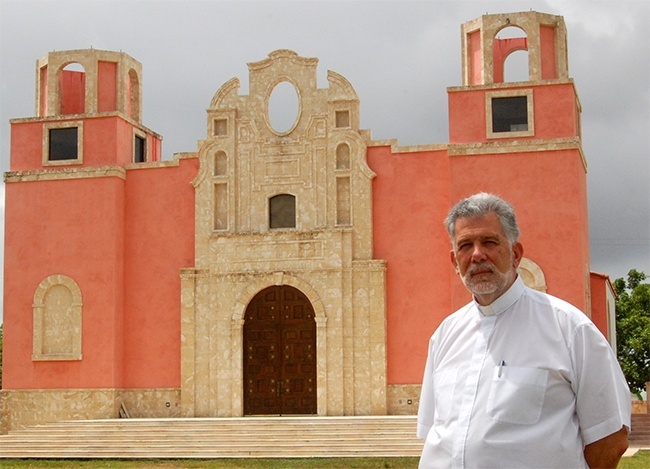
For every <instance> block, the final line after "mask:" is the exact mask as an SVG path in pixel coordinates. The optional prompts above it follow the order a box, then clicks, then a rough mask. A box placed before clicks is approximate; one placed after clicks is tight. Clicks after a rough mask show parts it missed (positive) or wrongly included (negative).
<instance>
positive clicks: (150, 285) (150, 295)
mask: <svg viewBox="0 0 650 469" xmlns="http://www.w3.org/2000/svg"><path fill="white" fill-rule="evenodd" d="M197 171H198V160H197V159H190V160H181V163H180V167H175V168H156V169H137V170H130V171H128V172H127V184H126V188H127V189H126V192H127V195H128V197H127V200H126V206H125V214H126V226H125V229H126V243H125V259H126V260H127V261H126V263H125V269H124V285H125V303H124V305H125V311H128V314H127V315H126V316H125V318H124V350H125V356H124V385H125V386H126V387H128V388H146V387H178V386H179V385H180V357H181V351H180V303H179V301H180V269H181V268H184V267H192V266H193V265H194V187H193V186H192V185H191V184H190V181H191V180H192V179H193V178H194V177H195V176H196V173H197Z"/></svg>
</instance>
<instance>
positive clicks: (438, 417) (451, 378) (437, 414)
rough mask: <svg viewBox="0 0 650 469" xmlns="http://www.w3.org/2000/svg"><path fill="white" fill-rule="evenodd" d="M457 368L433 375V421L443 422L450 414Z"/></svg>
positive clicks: (456, 379)
mask: <svg viewBox="0 0 650 469" xmlns="http://www.w3.org/2000/svg"><path fill="white" fill-rule="evenodd" d="M457 381H458V368H454V369H449V370H441V371H437V372H435V373H434V375H433V396H434V421H435V422H444V421H445V420H447V419H448V418H449V414H450V413H451V407H452V402H453V400H454V389H455V387H456V382H457Z"/></svg>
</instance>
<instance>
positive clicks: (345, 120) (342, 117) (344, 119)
mask: <svg viewBox="0 0 650 469" xmlns="http://www.w3.org/2000/svg"><path fill="white" fill-rule="evenodd" d="M336 127H337V128H345V127H350V111H336Z"/></svg>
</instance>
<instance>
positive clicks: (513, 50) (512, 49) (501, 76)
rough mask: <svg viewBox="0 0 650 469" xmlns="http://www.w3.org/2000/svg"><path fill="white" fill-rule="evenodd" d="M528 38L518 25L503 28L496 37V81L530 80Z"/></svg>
mask: <svg viewBox="0 0 650 469" xmlns="http://www.w3.org/2000/svg"><path fill="white" fill-rule="evenodd" d="M528 64H529V57H528V38H527V36H526V32H525V31H524V30H523V29H521V28H519V27H518V26H508V27H506V28H503V29H502V30H501V31H499V33H498V34H497V37H496V38H495V39H494V82H495V83H503V82H514V81H529V80H530V75H529V70H528V67H529V65H528Z"/></svg>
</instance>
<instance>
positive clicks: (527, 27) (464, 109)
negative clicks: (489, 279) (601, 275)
mask: <svg viewBox="0 0 650 469" xmlns="http://www.w3.org/2000/svg"><path fill="white" fill-rule="evenodd" d="M461 35H462V86H456V87H450V88H448V89H447V93H448V99H449V146H448V152H449V157H450V164H451V167H452V178H453V180H455V181H456V182H455V183H454V184H452V191H451V200H459V199H460V198H462V197H466V196H467V195H469V194H471V193H474V192H477V191H479V190H483V191H494V192H497V193H499V194H500V195H501V196H503V197H505V198H506V199H509V200H521V201H523V200H526V201H530V203H529V204H528V209H526V204H523V203H522V204H521V205H522V206H523V207H521V209H519V210H518V212H519V213H520V214H521V216H520V222H521V223H520V224H521V225H522V233H528V232H530V233H535V234H536V235H538V236H539V238H537V239H536V240H534V241H532V240H528V239H525V240H524V241H523V242H524V244H525V245H526V249H527V253H528V255H529V256H531V257H532V258H530V259H528V260H527V261H531V262H532V263H534V264H531V265H536V264H539V267H540V269H541V270H540V272H543V271H544V270H545V269H549V270H550V269H552V268H555V266H553V265H552V263H549V262H548V261H547V263H546V265H544V263H543V262H542V261H541V258H542V257H543V254H536V251H537V252H538V253H542V252H543V251H544V250H545V249H546V248H545V247H544V246H543V245H542V244H541V243H540V245H539V246H536V245H535V243H537V242H538V240H539V239H544V236H547V237H548V239H552V237H553V236H557V233H558V232H559V230H562V231H564V230H566V232H567V233H571V232H573V233H585V235H584V236H583V237H574V236H573V237H571V236H569V235H568V234H567V235H565V238H566V239H571V240H572V242H573V243H575V244H574V245H572V246H570V247H567V248H566V249H565V250H566V251H571V253H572V256H574V257H575V259H574V260H572V261H571V262H568V261H566V260H563V262H562V264H563V265H564V264H566V265H567V267H566V268H565V269H564V270H563V272H564V273H566V275H567V276H570V277H569V278H571V279H580V280H579V281H580V282H581V285H580V287H579V289H578V291H582V292H585V294H584V296H583V298H579V297H575V298H572V299H571V301H572V302H573V303H574V304H577V305H581V307H584V309H585V310H589V309H590V307H589V294H588V291H589V240H588V236H587V228H586V227H587V226H588V214H587V178H586V176H587V161H586V159H585V155H584V152H583V149H582V141H581V124H580V113H581V105H580V100H579V98H578V95H577V92H576V88H575V85H574V82H573V80H572V79H571V78H570V77H569V70H568V60H567V33H566V26H565V23H564V19H563V18H562V17H561V16H556V15H550V14H545V13H539V12H535V11H526V12H519V13H504V14H494V15H484V16H482V17H480V18H477V19H475V20H472V21H469V22H467V23H464V24H463V25H462V26H461ZM521 56H523V57H524V60H521V61H520V60H519V57H521ZM517 66H520V67H521V70H519V69H517ZM513 71H515V72H518V73H515V74H514V75H515V77H516V78H514V79H513V78H512V76H513V74H512V73H510V72H513ZM526 210H528V212H529V213H526ZM543 232H547V234H545V235H543V236H542V233H543ZM524 236H525V235H524ZM583 305H584V306H583Z"/></svg>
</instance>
